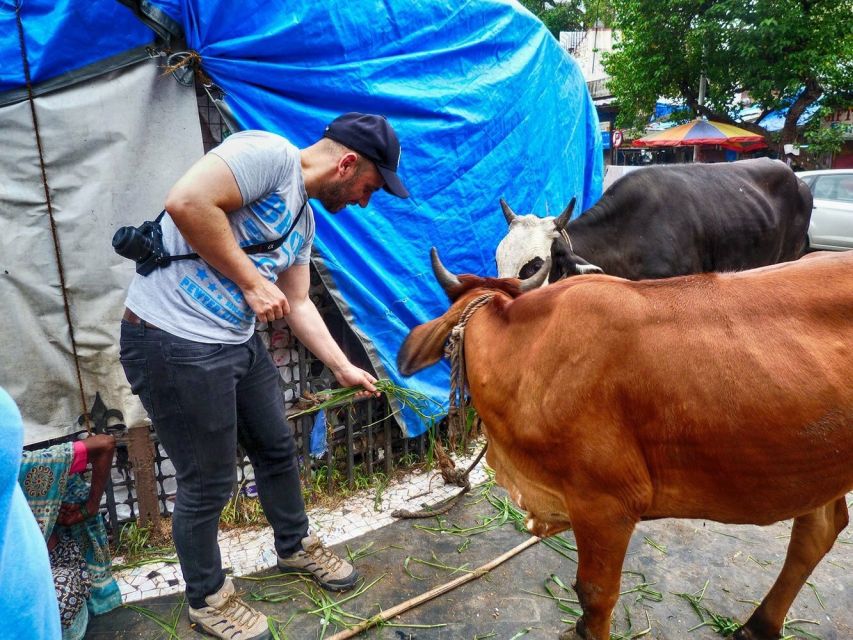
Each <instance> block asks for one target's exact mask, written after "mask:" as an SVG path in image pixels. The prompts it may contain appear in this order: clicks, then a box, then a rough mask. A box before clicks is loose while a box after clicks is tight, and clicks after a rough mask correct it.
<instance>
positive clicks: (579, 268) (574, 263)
mask: <svg viewBox="0 0 853 640" xmlns="http://www.w3.org/2000/svg"><path fill="white" fill-rule="evenodd" d="M551 260H552V261H553V264H554V266H555V268H554V269H552V270H551V276H550V277H549V279H548V280H549V282H554V281H556V280H560V279H562V278H568V277H570V276H581V275H584V274H586V273H604V270H603V269H602V268H601V267H599V266H597V265H594V264H592V263H590V262H587V261H586V260H584V259H583V258H581V257H580V256H579V255H578V254H576V253H575V252H574V251H572V250H571V248H570V247H569V244H568V243H567V242H566V241H565V240H564V239H563V238H559V239H558V240H557V241H555V242H554V244H553V245H552V246H551Z"/></svg>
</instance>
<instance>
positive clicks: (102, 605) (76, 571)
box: [18, 442, 121, 640]
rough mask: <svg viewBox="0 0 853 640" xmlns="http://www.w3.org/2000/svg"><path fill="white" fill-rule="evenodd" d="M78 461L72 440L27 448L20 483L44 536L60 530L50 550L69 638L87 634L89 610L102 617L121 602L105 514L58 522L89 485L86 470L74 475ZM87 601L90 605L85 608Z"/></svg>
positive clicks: (81, 498)
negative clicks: (76, 521)
mask: <svg viewBox="0 0 853 640" xmlns="http://www.w3.org/2000/svg"><path fill="white" fill-rule="evenodd" d="M73 459H74V447H73V444H72V443H70V442H68V443H64V444H58V445H54V446H52V447H47V448H45V449H39V450H36V451H24V457H23V460H22V462H21V470H20V473H19V474H18V483H19V484H20V485H21V488H22V489H23V490H24V495H25V496H26V498H27V502H28V503H29V505H30V509H32V512H33V514H34V515H35V517H36V521H37V522H38V524H39V527H40V528H41V531H42V534H43V535H44V539H45V540H47V539H48V538H50V535H51V533H53V532H54V531H55V532H56V534H57V537H58V539H59V542H58V544H57V545H56V547H55V548H54V549H53V550H52V551H51V552H50V565H51V569H52V571H53V582H54V586H55V587H56V597H57V599H58V600H59V611H60V616H61V618H62V637H63V640H79V639H80V638H82V637H83V636H84V635H85V632H86V624H87V623H88V620H89V614H90V613H91V614H93V615H99V614H101V613H106V612H107V611H111V610H112V609H114V608H115V607H117V606H119V605H120V604H121V594H120V592H119V589H118V585H117V584H116V581H115V579H114V578H113V576H112V571H111V568H110V566H111V558H110V552H109V546H108V543H107V532H106V528H105V527H104V521H103V517H102V516H101V515H100V514H97V515H96V516H94V517H92V518H89V519H88V520H84V521H83V522H81V523H79V524H75V525H72V526H70V527H65V526H62V525H60V524H57V522H56V519H57V516H58V515H59V507H60V506H61V505H62V503H64V502H67V503H80V504H82V503H84V502H86V500H87V499H88V497H89V484H88V483H87V481H86V479H85V478H84V477H83V476H82V474H73V475H72V474H70V473H69V470H70V469H71V463H72V462H73ZM84 605H85V606H84Z"/></svg>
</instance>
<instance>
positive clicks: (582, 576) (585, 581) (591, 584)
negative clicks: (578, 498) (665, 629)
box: [560, 503, 636, 640]
mask: <svg viewBox="0 0 853 640" xmlns="http://www.w3.org/2000/svg"><path fill="white" fill-rule="evenodd" d="M608 506H609V505H603V504H600V503H595V504H588V505H587V506H585V507H584V509H583V510H582V511H581V513H583V518H582V519H581V520H580V521H579V522H576V521H574V520H573V521H572V528H573V529H574V532H575V541H576V542H577V546H578V573H577V580H576V581H575V591H576V592H577V594H578V599H579V600H580V604H581V609H582V610H583V615H582V616H581V617H580V618H579V619H578V621H577V624H576V625H575V627H574V628H572V629H569V630H568V631H564V632H563V633H562V634H560V640H609V638H610V614H611V613H612V612H613V607H615V606H616V601H617V600H618V599H619V582H620V580H621V577H622V562H623V561H624V560H625V552H626V551H627V549H628V542H629V541H630V539H631V533H633V531H634V525H635V524H636V519H633V518H630V517H627V516H626V515H625V514H624V512H622V513H620V512H619V511H618V510H617V509H614V508H608Z"/></svg>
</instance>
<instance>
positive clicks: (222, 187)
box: [166, 154, 290, 322]
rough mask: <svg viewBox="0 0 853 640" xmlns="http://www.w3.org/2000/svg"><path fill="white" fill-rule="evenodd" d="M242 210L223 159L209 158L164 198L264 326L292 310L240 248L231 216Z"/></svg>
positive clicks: (198, 248)
mask: <svg viewBox="0 0 853 640" xmlns="http://www.w3.org/2000/svg"><path fill="white" fill-rule="evenodd" d="M242 206H243V199H242V196H241V194H240V188H239V187H238V186H237V181H236V180H235V179H234V175H233V174H232V173H231V169H229V168H228V165H227V164H226V163H225V161H224V160H223V159H222V158H220V157H219V156H216V155H214V154H207V155H206V156H204V157H203V158H202V159H201V160H199V161H198V162H196V163H195V164H194V165H193V166H192V167H190V169H189V171H187V172H186V173H185V174H184V175H183V177H181V178H180V180H178V181H177V182H176V183H175V185H174V186H173V187H172V189H171V190H170V191H169V195H168V196H167V198H166V211H168V212H169V215H170V216H172V220H174V222H175V225H176V226H177V227H178V229H179V230H180V232H181V235H183V236H184V238H185V239H186V241H187V242H188V243H189V244H190V246H191V247H192V248H193V249H194V250H195V251H196V253H198V254H199V255H200V256H201V257H202V258H204V260H205V262H207V263H208V264H210V265H211V266H213V267H214V268H215V269H216V270H217V271H219V272H220V273H222V274H223V275H224V276H225V277H227V278H229V279H230V280H232V281H233V282H234V283H235V284H236V285H237V286H238V287H240V290H241V291H242V292H243V296H244V297H245V299H246V303H247V304H248V305H249V307H251V309H252V311H254V312H255V314H256V316H257V318H258V320H259V321H261V322H270V321H272V320H276V319H278V318H282V317H284V316H285V315H287V314H288V313H289V311H290V307H289V304H288V301H287V298H286V297H285V295H284V293H283V292H282V291H281V289H279V288H278V287H276V286H275V283H273V282H270V281H269V280H267V279H266V278H264V277H263V276H262V275H261V274H260V272H259V271H258V270H257V268H255V265H254V263H253V262H252V261H251V260H250V259H249V257H248V256H247V255H246V254H245V253H244V252H243V251H242V249H240V246H239V245H238V244H237V240H236V239H235V238H234V234H233V233H232V231H231V227H230V226H229V224H228V218H227V214H228V213H229V212H231V211H235V210H237V209H239V208H240V207H242Z"/></svg>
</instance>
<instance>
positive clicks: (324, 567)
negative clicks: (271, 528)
mask: <svg viewBox="0 0 853 640" xmlns="http://www.w3.org/2000/svg"><path fill="white" fill-rule="evenodd" d="M278 568H279V570H280V571H281V572H283V573H301V574H305V575H310V576H311V577H312V578H314V580H316V581H317V584H319V585H320V586H321V587H323V588H324V589H328V590H329V591H346V590H347V589H352V588H353V587H354V586H355V583H356V582H358V579H359V577H360V576H359V575H358V571H356V570H355V569H354V568H353V566H352V565H351V564H350V563H349V562H347V561H346V560H344V559H343V558H341V557H340V556H339V555H337V554H336V553H334V552H333V551H331V550H330V549H327V548H326V547H324V546H323V543H322V542H320V539H319V538H318V537H317V536H315V535H313V534H311V535H308V536H306V537H304V538H302V548H301V549H300V550H298V551H297V552H296V553H294V554H293V555H292V556H289V557H287V558H282V557H281V556H279V557H278Z"/></svg>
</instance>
